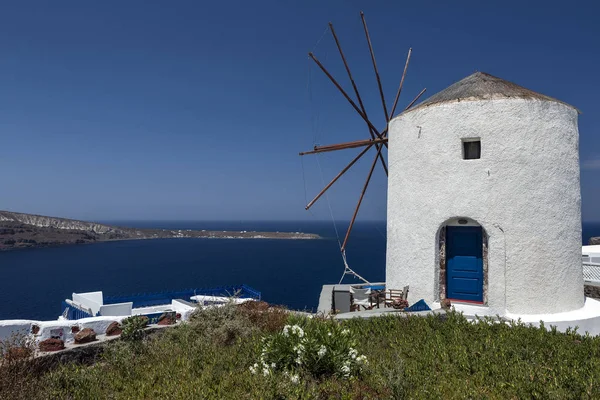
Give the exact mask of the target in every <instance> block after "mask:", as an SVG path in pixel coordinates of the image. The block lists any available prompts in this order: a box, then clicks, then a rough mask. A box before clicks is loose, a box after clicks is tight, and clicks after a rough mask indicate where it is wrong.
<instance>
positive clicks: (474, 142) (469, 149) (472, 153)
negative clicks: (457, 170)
mask: <svg viewBox="0 0 600 400" xmlns="http://www.w3.org/2000/svg"><path fill="white" fill-rule="evenodd" d="M462 145H463V160H476V159H478V158H481V140H480V139H463V143H462Z"/></svg>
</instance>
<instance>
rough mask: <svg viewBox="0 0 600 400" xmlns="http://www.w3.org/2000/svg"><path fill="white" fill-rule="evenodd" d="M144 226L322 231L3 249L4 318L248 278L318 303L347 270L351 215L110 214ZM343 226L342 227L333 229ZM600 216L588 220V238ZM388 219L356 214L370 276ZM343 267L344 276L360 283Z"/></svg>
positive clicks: (266, 290) (351, 255) (357, 245)
mask: <svg viewBox="0 0 600 400" xmlns="http://www.w3.org/2000/svg"><path fill="white" fill-rule="evenodd" d="M105 222H107V223H110V224H113V225H120V226H130V227H139V228H164V229H198V230H201V229H206V230H226V231H244V230H245V231H279V232H306V233H317V234H319V235H321V236H322V237H323V239H321V240H282V239H273V240H264V239H260V240H259V239H154V240H128V241H114V242H102V243H96V244H86V245H72V246H62V247H50V248H39V249H24V250H15V251H8V252H1V253H0V277H1V278H0V281H1V283H0V320H3V319H37V320H52V319H56V318H57V317H58V315H60V313H61V311H62V310H61V302H62V300H64V299H65V298H71V294H72V293H73V292H75V293H77V292H88V291H98V290H101V291H103V293H104V294H105V295H107V296H110V295H119V294H134V293H149V292H160V291H165V290H177V289H189V288H204V287H217V286H226V285H238V284H247V285H250V286H251V287H253V288H255V289H257V290H259V291H261V292H262V298H263V299H264V300H265V301H268V302H270V303H273V304H282V305H285V306H287V307H289V308H291V309H298V310H307V311H312V310H315V309H316V307H317V304H318V299H319V293H320V291H321V286H322V285H324V284H331V283H338V282H339V281H340V278H341V277H342V273H343V271H344V264H343V261H342V258H341V254H340V247H339V240H338V237H339V239H340V240H341V239H343V237H344V234H345V229H346V227H347V223H340V222H338V223H337V224H336V226H335V227H334V225H333V224H332V223H331V222H321V221H302V222H294V221H285V222H284V221H277V222H272V221H270V222H256V221H247V222H244V221H238V222H189V221H188V222H184V221H144V222H140V221H105ZM336 228H337V229H336ZM592 236H600V223H584V224H583V242H584V244H587V242H588V240H589V238H590V237H592ZM385 247H386V229H385V222H365V221H362V222H357V223H356V225H355V227H354V230H353V232H352V235H351V236H350V240H349V242H348V246H347V250H346V255H347V260H348V264H349V266H350V267H351V268H352V269H354V270H355V271H356V272H357V273H358V274H360V275H362V276H363V277H365V278H366V279H368V280H369V281H371V282H381V281H384V280H385ZM358 282H359V280H357V279H356V278H353V277H350V276H346V277H345V278H344V283H358Z"/></svg>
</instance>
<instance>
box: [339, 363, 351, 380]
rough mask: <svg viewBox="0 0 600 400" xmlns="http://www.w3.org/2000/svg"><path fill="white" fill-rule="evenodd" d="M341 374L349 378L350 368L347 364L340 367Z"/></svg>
mask: <svg viewBox="0 0 600 400" xmlns="http://www.w3.org/2000/svg"><path fill="white" fill-rule="evenodd" d="M341 371H342V374H344V376H345V377H348V376H350V366H349V365H347V364H344V365H342V369H341Z"/></svg>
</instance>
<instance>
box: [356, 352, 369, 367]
mask: <svg viewBox="0 0 600 400" xmlns="http://www.w3.org/2000/svg"><path fill="white" fill-rule="evenodd" d="M356 362H357V363H359V364H364V365H367V364H368V361H367V356H365V355H364V354H363V355H362V356H358V357H356Z"/></svg>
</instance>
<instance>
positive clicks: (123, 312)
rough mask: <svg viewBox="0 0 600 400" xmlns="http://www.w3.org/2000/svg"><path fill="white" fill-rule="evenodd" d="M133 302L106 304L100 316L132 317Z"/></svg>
mask: <svg viewBox="0 0 600 400" xmlns="http://www.w3.org/2000/svg"><path fill="white" fill-rule="evenodd" d="M132 307H133V302H129V303H115V304H106V305H103V306H101V307H100V315H101V316H103V317H108V316H113V317H115V316H130V315H131V309H132Z"/></svg>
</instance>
